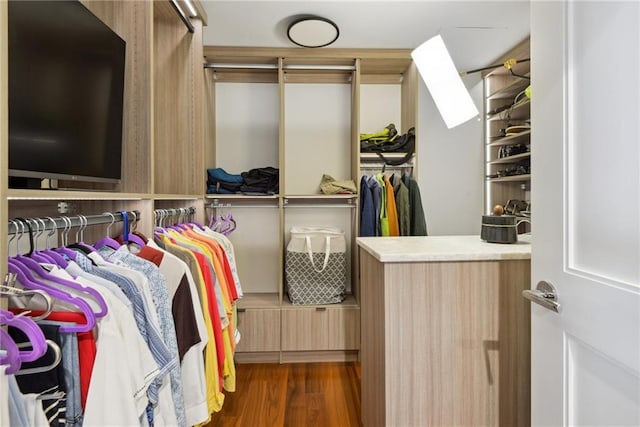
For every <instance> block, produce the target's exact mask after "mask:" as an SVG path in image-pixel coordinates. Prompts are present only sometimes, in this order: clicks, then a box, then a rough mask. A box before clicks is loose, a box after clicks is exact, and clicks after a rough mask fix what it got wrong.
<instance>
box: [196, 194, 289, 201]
mask: <svg viewBox="0 0 640 427" xmlns="http://www.w3.org/2000/svg"><path fill="white" fill-rule="evenodd" d="M204 198H205V199H209V200H211V199H221V200H223V199H224V200H226V199H230V200H234V199H236V200H264V199H277V198H278V195H277V194H266V195H264V196H256V195H250V194H207V195H205V196H204Z"/></svg>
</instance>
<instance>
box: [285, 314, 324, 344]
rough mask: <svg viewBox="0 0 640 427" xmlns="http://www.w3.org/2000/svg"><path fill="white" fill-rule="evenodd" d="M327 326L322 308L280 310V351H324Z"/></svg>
mask: <svg viewBox="0 0 640 427" xmlns="http://www.w3.org/2000/svg"><path fill="white" fill-rule="evenodd" d="M327 325H328V323H327V310H326V309H324V308H323V307H308V308H295V309H284V310H282V351H302V350H325V349H326V348H327V344H328V342H327V338H328V334H327Z"/></svg>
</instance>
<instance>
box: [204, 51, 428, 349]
mask: <svg viewBox="0 0 640 427" xmlns="http://www.w3.org/2000/svg"><path fill="white" fill-rule="evenodd" d="M204 55H205V58H206V60H207V63H208V65H206V66H205V67H206V68H205V69H206V73H207V74H208V76H209V80H208V81H207V82H206V83H205V85H206V87H207V90H206V93H207V96H208V98H209V100H208V103H207V104H208V105H207V107H206V109H207V111H209V112H210V113H211V115H210V117H209V118H208V126H207V135H208V137H207V141H208V142H207V144H206V147H207V149H206V155H205V158H206V165H205V166H206V168H213V167H220V168H223V169H224V170H225V171H227V172H228V173H231V174H238V173H241V172H243V171H247V170H249V169H252V168H257V167H265V166H272V167H276V168H278V169H279V175H280V182H279V194H277V195H274V196H266V199H262V200H258V199H257V198H256V197H255V196H243V195H237V194H233V195H228V194H207V195H206V196H205V203H207V206H212V205H213V208H215V210H216V211H221V212H231V213H232V214H233V216H234V218H236V219H237V221H238V223H239V224H242V228H243V230H241V232H239V233H236V232H234V236H233V238H234V245H235V247H236V257H237V259H238V263H239V270H240V274H241V282H242V285H243V289H244V290H245V299H243V300H241V302H240V304H239V307H241V308H242V310H243V311H242V314H241V315H240V319H241V321H242V322H243V323H244V328H245V329H246V330H249V331H251V332H250V333H249V337H250V338H247V337H245V335H244V333H243V341H245V342H244V344H241V346H240V347H239V349H238V352H237V354H236V357H237V358H238V360H240V361H247V362H254V361H274V358H275V359H276V360H275V361H280V362H285V361H313V360H315V361H322V360H354V359H357V358H358V354H359V344H360V337H359V328H360V326H359V325H360V317H359V298H360V295H359V277H358V274H357V271H358V261H357V253H356V252H357V251H356V245H355V238H356V236H357V235H358V225H359V224H358V222H359V221H358V218H357V217H358V216H357V212H358V210H357V206H358V195H357V194H353V195H325V194H321V193H320V189H319V185H320V182H321V179H322V175H323V174H325V173H326V174H328V175H331V176H332V177H334V178H335V179H337V180H349V179H351V180H353V181H354V183H355V184H356V188H357V187H358V185H359V180H360V174H361V165H363V164H364V162H366V161H367V160H366V159H367V155H364V156H363V157H361V156H360V143H359V134H360V132H362V131H363V129H362V123H361V118H362V116H363V114H364V115H366V114H370V113H371V105H372V104H375V103H379V104H380V105H385V106H386V107H388V104H391V105H393V108H391V109H392V110H393V117H392V118H391V119H392V120H393V121H394V122H395V124H396V125H397V127H398V129H399V130H401V131H406V130H407V129H408V128H409V127H415V125H416V110H417V99H416V95H415V94H416V93H417V74H416V73H415V69H414V67H413V65H412V62H411V57H410V51H408V50H396V49H391V50H373V49H372V50H355V49H322V50H313V51H311V50H305V49H286V48H284V49H281V48H233V49H231V48H228V47H217V46H205V47H204ZM363 92H364V93H363ZM383 93H384V95H382V94H383ZM389 94H392V95H389ZM363 97H364V98H365V99H364V100H363V99H362V98H363ZM376 97H377V99H376ZM310 100H313V102H310ZM363 103H366V106H365V105H363ZM387 109H389V108H387ZM391 119H390V118H389V117H387V116H384V119H382V118H378V119H377V122H376V125H375V126H377V127H383V126H385V125H386V124H388V123H389V122H388V121H386V120H391ZM385 121H386V122H385ZM368 130H371V129H368ZM374 156H375V155H374ZM368 157H370V158H371V160H375V159H373V158H372V157H371V156H368ZM376 158H377V156H376ZM361 162H362V163H361ZM261 204H263V205H264V207H261ZM245 205H251V207H252V208H253V209H243V206H245ZM273 207H277V209H273ZM268 208H271V209H268ZM343 208H346V209H343ZM209 209H211V207H209ZM304 225H308V226H311V225H313V226H333V227H337V228H340V229H342V230H344V231H345V235H346V240H347V256H348V260H349V261H348V264H349V272H350V274H349V293H348V295H347V297H346V299H345V301H343V302H342V303H340V304H330V305H320V306H301V305H294V304H291V302H290V301H289V299H288V296H287V293H286V286H285V275H284V261H285V257H286V244H287V243H288V239H289V230H290V228H291V227H293V226H304ZM245 227H247V229H245ZM250 230H255V231H254V232H251V231H250ZM257 247H259V248H260V250H259V256H258V252H257V250H256V248H257ZM243 265H245V267H244V268H243ZM276 324H277V325H278V326H277V327H276V326H274V325H276ZM327 331H331V332H330V333H329V335H331V337H330V336H329V335H327ZM264 336H271V337H272V339H269V340H265V339H262V338H259V337H264ZM246 340H255V341H254V342H247V341H246ZM275 340H277V341H278V347H277V351H276V350H274V341H275Z"/></svg>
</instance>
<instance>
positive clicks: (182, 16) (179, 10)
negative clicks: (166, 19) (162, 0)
mask: <svg viewBox="0 0 640 427" xmlns="http://www.w3.org/2000/svg"><path fill="white" fill-rule="evenodd" d="M169 3H171V6H173V10H175V11H176V13H177V14H178V16H179V17H180V19H181V20H182V22H183V23H184V25H185V26H186V27H187V30H189V32H190V33H194V32H195V30H196V29H195V27H194V26H193V24H192V23H191V20H190V19H189V17H188V16H187V15H186V14H185V13H184V11H183V10H182V7H180V5H179V4H178V2H177V1H176V0H169Z"/></svg>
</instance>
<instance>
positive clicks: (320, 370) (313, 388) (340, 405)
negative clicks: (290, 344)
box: [207, 362, 362, 427]
mask: <svg viewBox="0 0 640 427" xmlns="http://www.w3.org/2000/svg"><path fill="white" fill-rule="evenodd" d="M236 371H237V374H236V375H237V377H236V392H235V393H226V392H225V401H224V405H223V408H222V411H220V412H217V413H215V414H213V417H212V419H211V422H210V423H209V424H207V427H214V426H215V427H218V426H222V427H225V426H238V427H244V426H247V427H259V426H265V427H277V426H291V427H294V426H295V427H307V426H309V427H312V426H318V427H333V426H339V427H349V426H361V425H362V422H361V419H360V375H361V373H360V363H357V362H347V363H291V364H282V365H279V364H239V365H237V366H236Z"/></svg>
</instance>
